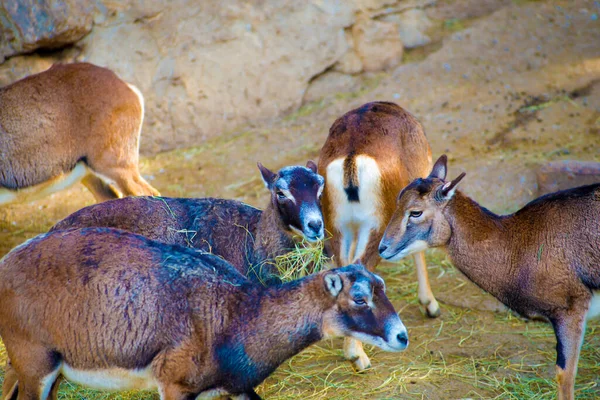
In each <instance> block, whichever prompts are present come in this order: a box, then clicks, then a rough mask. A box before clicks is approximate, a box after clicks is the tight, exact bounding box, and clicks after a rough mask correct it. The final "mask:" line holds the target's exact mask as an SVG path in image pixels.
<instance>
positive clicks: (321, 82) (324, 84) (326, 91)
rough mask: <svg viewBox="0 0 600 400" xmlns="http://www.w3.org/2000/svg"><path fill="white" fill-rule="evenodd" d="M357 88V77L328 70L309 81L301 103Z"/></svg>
mask: <svg viewBox="0 0 600 400" xmlns="http://www.w3.org/2000/svg"><path fill="white" fill-rule="evenodd" d="M359 89H360V79H359V77H356V76H352V75H347V74H343V73H340V72H336V71H328V72H326V73H324V74H321V75H319V76H318V77H317V78H315V79H314V80H313V81H312V82H311V84H310V86H309V87H308V89H307V90H306V94H305V95H304V101H303V103H310V102H313V101H318V100H321V99H323V98H325V97H329V96H332V95H335V94H337V93H351V92H355V91H357V90H359Z"/></svg>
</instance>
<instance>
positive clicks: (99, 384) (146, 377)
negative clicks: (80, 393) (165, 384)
mask: <svg viewBox="0 0 600 400" xmlns="http://www.w3.org/2000/svg"><path fill="white" fill-rule="evenodd" d="M61 372H62V374H63V375H64V376H65V378H67V379H68V380H70V381H73V382H75V383H79V384H80V385H83V386H87V387H91V388H94V389H103V390H145V389H156V388H157V387H158V382H157V381H156V379H155V378H154V375H153V374H152V367H150V366H148V367H146V368H143V369H135V370H132V369H123V368H108V369H100V370H81V369H75V368H71V367H70V366H68V365H67V364H64V363H63V365H62V368H61Z"/></svg>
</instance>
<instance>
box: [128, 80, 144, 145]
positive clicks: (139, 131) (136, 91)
mask: <svg viewBox="0 0 600 400" xmlns="http://www.w3.org/2000/svg"><path fill="white" fill-rule="evenodd" d="M125 83H127V82H125ZM127 86H129V89H131V90H132V91H133V93H135V94H136V95H137V97H138V99H139V101H140V106H141V107H142V115H141V118H140V126H139V127H138V129H137V154H140V136H141V134H142V125H143V124H144V107H145V105H144V95H142V92H140V90H139V89H138V88H137V87H135V86H134V85H132V84H130V83H127Z"/></svg>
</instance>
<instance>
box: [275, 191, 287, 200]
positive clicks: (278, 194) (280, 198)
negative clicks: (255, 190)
mask: <svg viewBox="0 0 600 400" xmlns="http://www.w3.org/2000/svg"><path fill="white" fill-rule="evenodd" d="M277 198H278V199H279V200H285V199H287V197H286V196H285V194H283V192H282V191H280V190H278V191H277Z"/></svg>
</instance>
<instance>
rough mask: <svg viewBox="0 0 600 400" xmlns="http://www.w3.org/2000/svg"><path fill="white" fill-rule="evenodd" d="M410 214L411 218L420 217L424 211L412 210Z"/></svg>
mask: <svg viewBox="0 0 600 400" xmlns="http://www.w3.org/2000/svg"><path fill="white" fill-rule="evenodd" d="M409 215H410V216H411V218H419V217H420V216H421V215H423V211H411V212H410V214H409Z"/></svg>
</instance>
